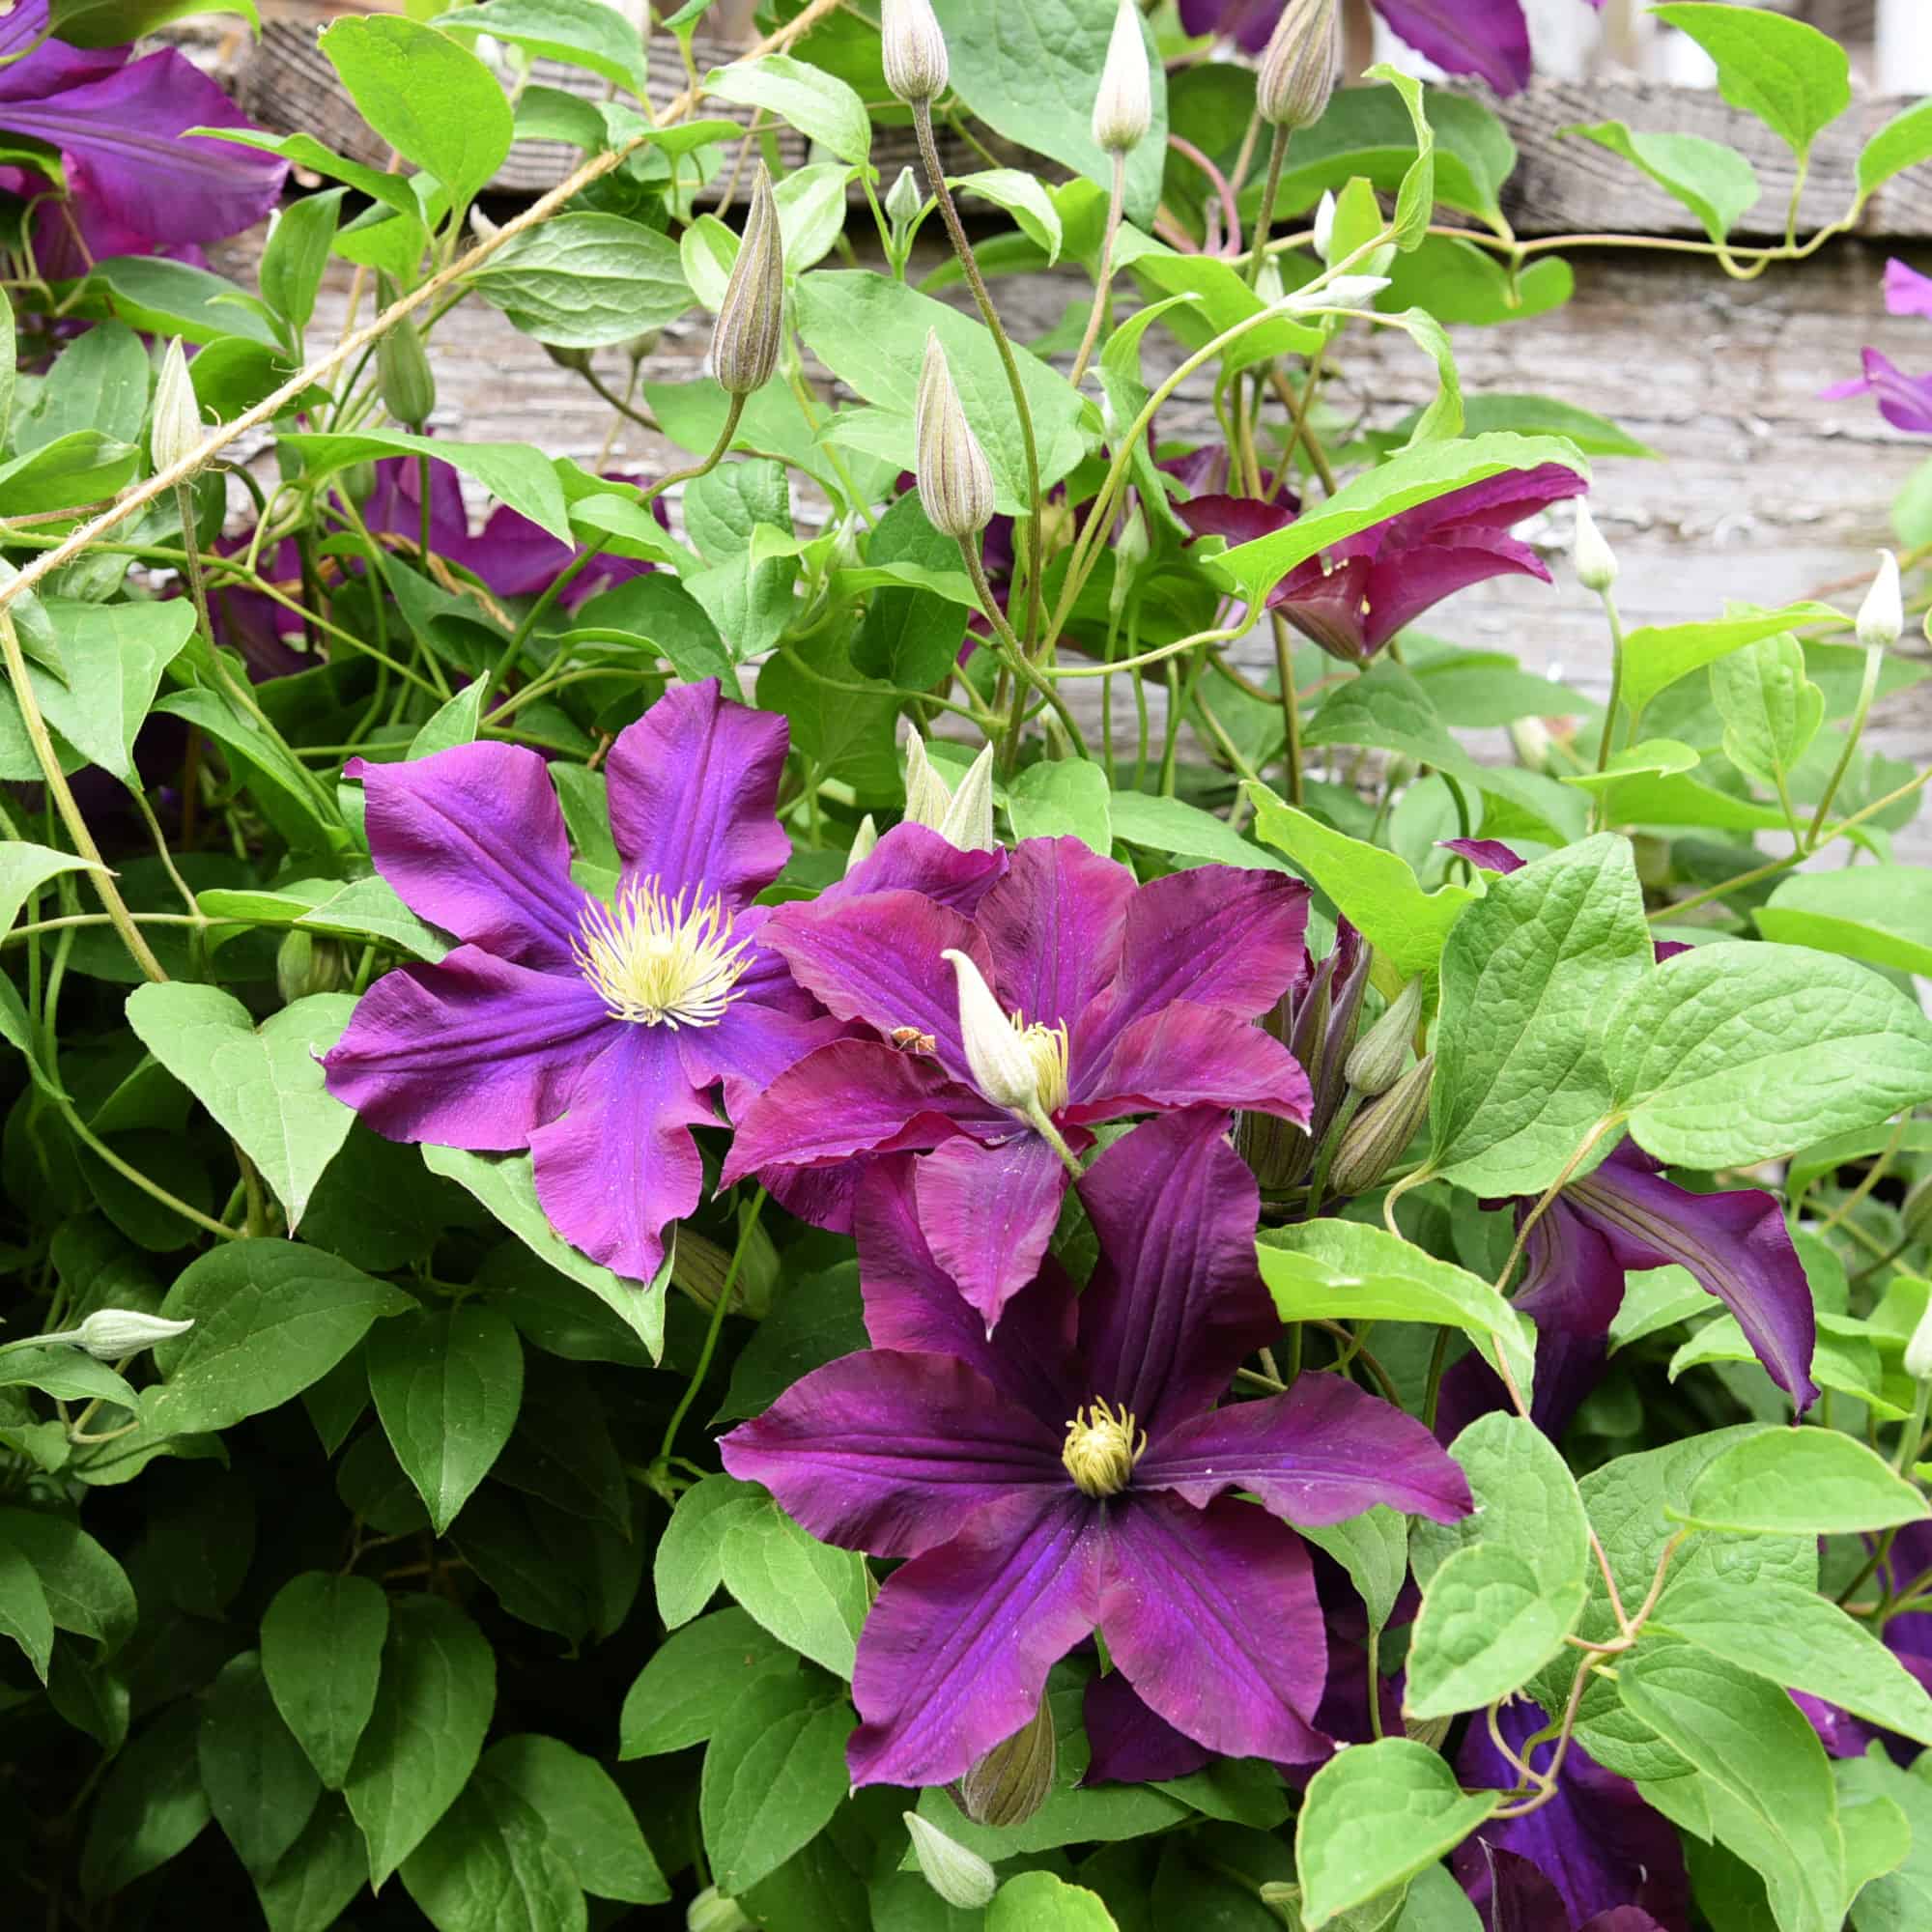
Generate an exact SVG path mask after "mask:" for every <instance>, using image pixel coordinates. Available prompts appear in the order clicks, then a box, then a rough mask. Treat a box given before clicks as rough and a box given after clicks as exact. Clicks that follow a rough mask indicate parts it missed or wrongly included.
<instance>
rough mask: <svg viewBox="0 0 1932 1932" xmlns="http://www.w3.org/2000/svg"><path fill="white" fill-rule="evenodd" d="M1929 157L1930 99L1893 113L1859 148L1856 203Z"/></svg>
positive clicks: (1931, 141)
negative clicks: (1899, 112)
mask: <svg viewBox="0 0 1932 1932" xmlns="http://www.w3.org/2000/svg"><path fill="white" fill-rule="evenodd" d="M1927 160H1932V100H1921V101H1918V103H1917V104H1916V105H1914V106H1911V107H1908V108H1906V109H1905V111H1904V112H1903V113H1902V114H1894V115H1893V116H1892V118H1891V119H1890V120H1889V121H1888V122H1887V123H1886V124H1885V126H1884V127H1883V128H1880V129H1879V130H1878V132H1877V133H1876V134H1874V135H1873V136H1872V137H1871V139H1870V140H1869V141H1867V142H1866V143H1865V144H1864V146H1863V147H1862V148H1861V149H1860V151H1859V206H1860V207H1862V206H1863V205H1864V202H1865V200H1866V197H1867V196H1869V195H1870V194H1871V193H1872V191H1873V190H1874V189H1875V188H1879V187H1883V186H1884V185H1885V184H1886V183H1887V182H1889V181H1890V180H1891V178H1892V177H1893V176H1894V175H1902V174H1903V173H1904V172H1905V171H1906V169H1907V168H1916V167H1918V166H1919V165H1920V163H1922V162H1924V161H1927Z"/></svg>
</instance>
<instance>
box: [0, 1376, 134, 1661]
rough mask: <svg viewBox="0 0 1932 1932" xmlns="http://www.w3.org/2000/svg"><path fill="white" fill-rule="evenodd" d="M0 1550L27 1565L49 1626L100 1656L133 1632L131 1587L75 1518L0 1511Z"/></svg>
mask: <svg viewBox="0 0 1932 1932" xmlns="http://www.w3.org/2000/svg"><path fill="white" fill-rule="evenodd" d="M102 1366H104V1364H103V1365H102ZM0 1548H7V1549H11V1550H13V1551H14V1552H15V1553H17V1554H19V1555H21V1556H24V1557H25V1558H26V1559H27V1561H28V1562H29V1563H30V1564H31V1565H32V1566H33V1572H34V1575H35V1576H36V1577H39V1579H40V1585H41V1590H42V1593H43V1595H44V1597H45V1598H46V1604H47V1611H48V1614H49V1615H50V1616H51V1617H52V1618H53V1624H54V1629H55V1630H64V1631H72V1632H73V1633H74V1634H76V1635H79V1636H86V1637H92V1638H94V1639H95V1641H96V1642H98V1643H99V1645H100V1647H101V1654H102V1656H103V1657H105V1656H109V1655H111V1654H112V1653H113V1652H114V1651H116V1650H118V1649H120V1647H121V1645H122V1644H123V1643H124V1642H125V1641H126V1640H127V1639H128V1637H129V1636H131V1635H132V1634H133V1633H134V1624H135V1618H136V1615H137V1610H136V1606H135V1603H134V1586H133V1585H132V1584H131V1583H130V1582H128V1573H127V1572H126V1571H125V1570H124V1569H122V1567H121V1565H120V1564H119V1563H118V1562H116V1561H115V1559H114V1558H113V1557H112V1556H111V1555H109V1554H108V1552H107V1551H106V1550H105V1549H104V1548H102V1547H101V1546H100V1545H99V1543H97V1542H96V1541H95V1540H94V1538H93V1537H91V1536H90V1535H88V1533H87V1532H86V1531H85V1530H84V1529H82V1528H81V1526H80V1525H79V1524H78V1523H77V1522H74V1521H72V1520H71V1519H69V1518H67V1517H64V1516H56V1515H54V1514H53V1513H52V1512H51V1511H50V1510H39V1509H0ZM0 1593H4V1592H3V1591H0Z"/></svg>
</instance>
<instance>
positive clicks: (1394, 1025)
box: [1342, 979, 1422, 1100]
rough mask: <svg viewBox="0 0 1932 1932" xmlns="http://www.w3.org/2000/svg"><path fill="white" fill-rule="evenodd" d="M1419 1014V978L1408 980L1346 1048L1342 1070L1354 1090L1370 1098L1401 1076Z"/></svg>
mask: <svg viewBox="0 0 1932 1932" xmlns="http://www.w3.org/2000/svg"><path fill="white" fill-rule="evenodd" d="M1421 1016H1422V981H1421V980H1419V979H1417V980H1409V982H1408V983H1407V985H1406V986H1405V987H1404V988H1403V989H1402V991H1401V992H1400V993H1398V994H1397V995H1396V996H1395V998H1394V999H1393V1000H1391V1001H1390V1002H1389V1004H1388V1007H1387V1008H1386V1009H1385V1010H1384V1011H1383V1013H1382V1016H1381V1018H1380V1019H1378V1021H1377V1022H1376V1023H1375V1025H1374V1026H1372V1027H1371V1028H1370V1029H1369V1030H1368V1032H1367V1033H1365V1034H1364V1035H1363V1036H1362V1037H1361V1038H1360V1039H1358V1040H1357V1041H1356V1042H1355V1044H1354V1046H1353V1047H1352V1048H1351V1049H1350V1054H1349V1061H1348V1065H1346V1066H1345V1067H1344V1068H1343V1069H1342V1071H1343V1077H1344V1078H1345V1079H1347V1081H1348V1083H1349V1085H1350V1087H1352V1088H1353V1089H1354V1090H1355V1092H1356V1093H1358V1094H1361V1095H1362V1096H1363V1097H1364V1098H1366V1099H1370V1100H1373V1099H1374V1098H1375V1097H1376V1096H1377V1095H1378V1094H1386V1093H1387V1092H1388V1090H1389V1089H1390V1088H1391V1087H1393V1086H1394V1085H1395V1083H1396V1082H1397V1081H1398V1080H1400V1079H1401V1078H1402V1071H1403V1068H1404V1067H1406V1065H1408V1043H1409V1041H1410V1040H1411V1039H1413V1038H1414V1037H1415V1023H1416V1021H1417V1020H1418V1019H1419V1018H1421Z"/></svg>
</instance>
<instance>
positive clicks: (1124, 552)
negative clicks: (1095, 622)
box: [1049, 503, 1152, 715]
mask: <svg viewBox="0 0 1932 1932" xmlns="http://www.w3.org/2000/svg"><path fill="white" fill-rule="evenodd" d="M1151 549H1152V546H1151V544H1150V543H1149V542H1148V526H1147V518H1146V517H1144V516H1143V515H1142V514H1141V506H1140V505H1139V504H1138V503H1136V504H1134V506H1133V507H1132V508H1131V509H1130V510H1129V511H1128V512H1127V514H1126V517H1125V518H1124V520H1123V521H1122V525H1121V534H1120V535H1119V536H1118V537H1116V538H1115V539H1114V581H1113V583H1112V584H1111V585H1110V586H1109V588H1108V591H1107V608H1108V610H1109V611H1111V612H1112V613H1113V615H1114V617H1115V618H1116V619H1118V618H1119V617H1120V615H1121V613H1122V611H1124V610H1125V609H1126V608H1127V597H1128V595H1129V593H1130V592H1131V591H1132V590H1133V587H1134V580H1135V578H1137V577H1138V576H1139V575H1140V574H1141V566H1142V565H1143V564H1144V563H1146V561H1147V560H1148V556H1149V554H1150V553H1151ZM1049 715H1050V714H1049Z"/></svg>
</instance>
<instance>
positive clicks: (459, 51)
mask: <svg viewBox="0 0 1932 1932" xmlns="http://www.w3.org/2000/svg"><path fill="white" fill-rule="evenodd" d="M320 44H321V47H322V51H323V52H324V53H325V54H326V55H327V57H328V62H329V65H330V66H331V67H333V68H334V69H335V71H336V73H337V74H338V75H339V76H340V77H341V80H342V84H343V86H344V87H346V88H347V89H348V90H349V96H350V99H352V100H354V101H355V106H356V109H357V111H358V112H359V113H360V114H361V116H362V118H363V120H365V121H366V122H368V124H369V126H370V127H371V128H374V129H375V131H376V132H377V133H378V134H380V135H381V136H382V137H383V139H384V141H386V142H387V143H388V144H389V146H390V147H392V148H394V149H395V151H396V152H397V153H398V154H399V155H401V156H402V157H403V158H404V159H405V160H406V161H411V162H413V163H414V165H415V166H417V167H419V168H423V169H426V170H427V171H428V172H429V173H430V174H433V175H434V176H435V177H436V178H437V180H438V181H439V182H440V183H441V184H442V185H443V186H444V187H445V188H447V189H448V190H449V198H450V202H451V204H452V206H453V207H459V208H460V207H462V206H463V205H464V204H465V203H467V202H469V201H470V200H472V199H473V198H474V196H475V195H476V193H477V191H478V190H479V189H480V188H482V187H484V186H485V185H487V184H488V183H489V181H490V178H491V177H492V176H493V175H494V174H495V173H496V172H497V169H498V168H499V167H501V166H502V164H503V158H504V156H506V155H508V154H509V152H510V139H511V135H512V132H513V128H514V122H515V117H514V116H513V115H512V113H511V111H510V103H509V101H508V100H507V99H504V96H503V90H502V88H501V87H499V86H498V85H497V76H496V75H495V74H493V73H492V72H491V71H490V70H489V69H488V68H487V67H485V66H484V65H483V63H482V62H481V61H480V60H478V59H477V58H476V56H475V55H474V54H472V53H470V52H469V50H468V49H467V48H465V47H463V46H461V45H459V44H458V43H456V42H455V41H453V40H451V39H450V37H449V36H448V35H447V34H440V33H438V32H437V31H436V30H435V29H434V28H433V27H424V26H419V25H418V24H417V23H416V22H415V21H413V20H397V19H387V18H383V17H377V18H373V19H348V20H336V21H335V22H333V23H332V24H331V25H330V26H328V27H327V28H325V29H324V31H323V35H322V40H321V43H320Z"/></svg>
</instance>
